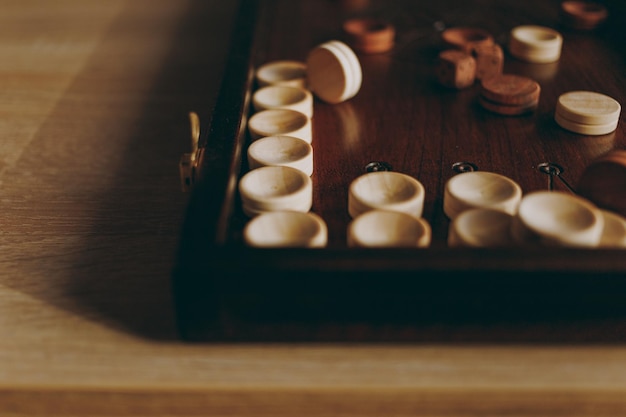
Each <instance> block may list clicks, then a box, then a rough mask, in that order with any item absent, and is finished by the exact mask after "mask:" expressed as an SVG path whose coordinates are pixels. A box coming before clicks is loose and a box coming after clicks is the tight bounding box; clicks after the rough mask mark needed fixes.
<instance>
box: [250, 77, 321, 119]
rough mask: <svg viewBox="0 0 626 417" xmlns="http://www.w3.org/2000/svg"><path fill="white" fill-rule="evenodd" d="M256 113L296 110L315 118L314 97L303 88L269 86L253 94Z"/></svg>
mask: <svg viewBox="0 0 626 417" xmlns="http://www.w3.org/2000/svg"><path fill="white" fill-rule="evenodd" d="M252 105H253V107H254V110H255V111H257V112H258V111H261V110H269V109H289V110H296V111H299V112H300V113H303V114H305V115H306V116H308V117H313V95H312V94H311V92H310V91H308V90H306V89H304V88H301V87H290V86H284V85H268V86H266V87H262V88H260V89H258V90H257V91H255V92H254V93H253V94H252Z"/></svg>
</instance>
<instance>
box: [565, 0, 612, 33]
mask: <svg viewBox="0 0 626 417" xmlns="http://www.w3.org/2000/svg"><path fill="white" fill-rule="evenodd" d="M607 17H608V10H607V8H606V7H605V6H604V5H603V4H601V3H598V2H592V1H574V0H572V1H564V2H562V3H561V20H562V22H563V23H564V24H565V25H566V26H569V27H571V28H573V29H579V30H592V29H595V28H596V27H598V26H599V25H600V24H602V23H603V22H604V21H605V20H606V19H607Z"/></svg>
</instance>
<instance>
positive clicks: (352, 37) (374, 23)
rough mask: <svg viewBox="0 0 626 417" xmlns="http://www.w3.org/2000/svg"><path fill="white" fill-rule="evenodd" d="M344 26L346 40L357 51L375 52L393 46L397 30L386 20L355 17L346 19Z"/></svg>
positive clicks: (387, 49) (385, 50) (383, 50)
mask: <svg viewBox="0 0 626 417" xmlns="http://www.w3.org/2000/svg"><path fill="white" fill-rule="evenodd" d="M342 28H343V32H344V36H345V38H346V42H347V43H348V45H350V46H351V47H352V48H353V49H354V50H356V51H359V52H363V53H366V54H375V53H381V52H387V51H389V50H390V49H391V48H393V45H394V38H395V33H396V31H395V28H394V27H393V25H391V24H390V23H389V22H386V21H384V20H381V19H375V18H360V17H355V18H351V19H348V20H346V21H345V22H344V23H343V26H342Z"/></svg>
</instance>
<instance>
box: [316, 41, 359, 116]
mask: <svg viewBox="0 0 626 417" xmlns="http://www.w3.org/2000/svg"><path fill="white" fill-rule="evenodd" d="M306 66H307V71H306V72H307V80H308V86H309V88H310V90H311V91H312V92H313V94H315V95H316V96H317V97H318V98H320V99H321V100H323V101H325V102H327V103H332V104H336V103H340V102H342V101H345V100H348V99H350V98H352V97H354V96H355V95H356V93H357V92H358V91H359V89H360V88H361V81H362V77H363V75H362V72H361V64H360V62H359V59H358V58H357V56H356V54H355V53H354V51H353V50H352V49H350V47H349V46H348V45H346V44H345V43H343V42H340V41H329V42H326V43H323V44H321V45H319V46H317V47H315V48H313V50H311V51H310V52H309V54H308V56H307V60H306Z"/></svg>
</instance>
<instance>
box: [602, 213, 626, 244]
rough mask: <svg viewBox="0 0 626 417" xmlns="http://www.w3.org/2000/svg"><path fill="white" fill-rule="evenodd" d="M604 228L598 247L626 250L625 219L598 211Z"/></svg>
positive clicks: (614, 214)
mask: <svg viewBox="0 0 626 417" xmlns="http://www.w3.org/2000/svg"><path fill="white" fill-rule="evenodd" d="M600 213H601V214H602V217H603V218H604V228H603V229H602V236H601V237H600V244H599V246H600V247H602V248H615V249H618V248H619V249H624V248H626V217H624V216H621V215H619V214H617V213H614V212H612V211H608V210H600Z"/></svg>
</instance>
